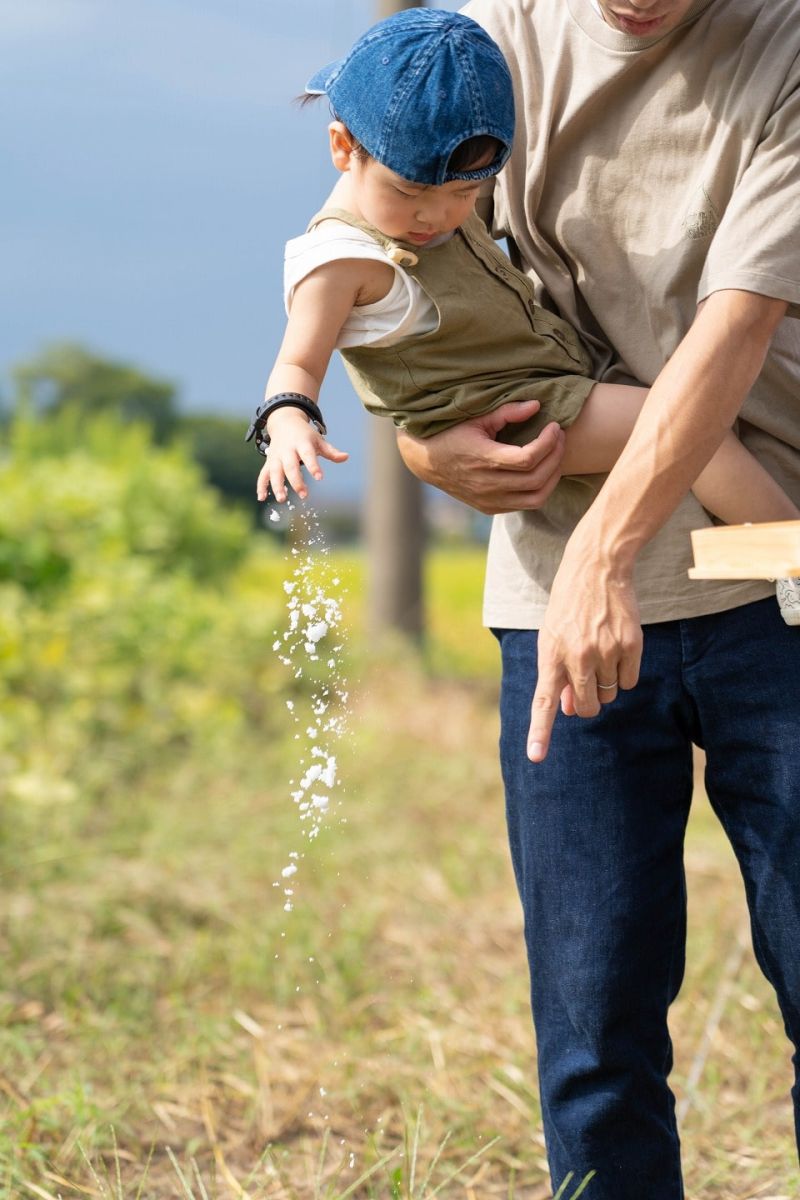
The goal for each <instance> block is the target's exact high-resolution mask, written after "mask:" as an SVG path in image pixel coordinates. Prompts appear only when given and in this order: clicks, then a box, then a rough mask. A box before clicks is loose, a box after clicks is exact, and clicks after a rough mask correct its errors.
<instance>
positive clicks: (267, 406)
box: [244, 392, 328, 457]
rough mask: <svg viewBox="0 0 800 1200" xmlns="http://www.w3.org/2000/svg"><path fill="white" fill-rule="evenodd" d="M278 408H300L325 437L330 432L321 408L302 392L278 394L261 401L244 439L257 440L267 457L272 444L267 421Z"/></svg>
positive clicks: (262, 452) (247, 440)
mask: <svg viewBox="0 0 800 1200" xmlns="http://www.w3.org/2000/svg"><path fill="white" fill-rule="evenodd" d="M278 408H299V409H300V411H301V412H304V413H305V414H306V416H307V417H310V418H311V421H312V423H313V424H314V425H315V426H316V427H317V429H318V430H319V432H320V433H321V434H322V435H323V437H324V436H325V434H326V433H327V432H328V430H327V429H326V427H325V420H324V418H323V416H322V412H321V411H320V409H319V406H318V405H316V404H315V403H314V401H313V400H311V399H310V397H308V396H303V395H302V394H301V393H300V392H278V394H277V395H275V396H270V397H269V398H268V399H267V400H262V401H261V403H260V404H259V406H258V408H257V409H256V415H255V417H254V418H253V420H252V422H251V423H250V428H249V429H248V430H247V433H246V434H245V438H244V440H245V441H246V442H249V441H250V439H251V438H255V439H256V450H258V452H259V454H263V455H264V456H265V457H266V453H267V450H268V449H269V442H270V438H269V434H268V433H267V428H266V426H267V419H268V417H270V416H271V414H272V413H274V412H275V410H276V409H278Z"/></svg>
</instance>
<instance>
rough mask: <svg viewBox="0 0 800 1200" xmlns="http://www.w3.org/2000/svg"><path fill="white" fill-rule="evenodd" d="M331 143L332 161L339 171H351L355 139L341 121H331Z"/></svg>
mask: <svg viewBox="0 0 800 1200" xmlns="http://www.w3.org/2000/svg"><path fill="white" fill-rule="evenodd" d="M328 136H329V137H330V142H331V159H332V160H333V165H334V166H335V167H336V170H337V171H349V170H350V163H351V160H352V157H353V138H352V135H351V133H350V130H349V129H348V128H347V126H346V125H343V124H342V122H341V121H331V123H330V125H329V126H328Z"/></svg>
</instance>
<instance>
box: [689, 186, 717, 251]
mask: <svg viewBox="0 0 800 1200" xmlns="http://www.w3.org/2000/svg"><path fill="white" fill-rule="evenodd" d="M718 225H719V215H718V213H717V210H716V209H715V208H714V205H713V204H712V202H711V197H710V196H709V194H708V192H707V191H706V189H705V188H704V187H701V188H698V190H697V192H696V193H695V195H694V197H693V199H692V207H691V208H690V210H689V212H688V213H687V214H686V216H685V217H684V218H683V232H684V234H685V235H686V237H688V238H691V239H692V241H694V242H696V241H699V240H700V239H701V238H710V237H711V236H712V235H713V234H714V233H716V230H717V226H718Z"/></svg>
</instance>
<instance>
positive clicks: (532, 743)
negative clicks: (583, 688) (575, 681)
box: [528, 666, 567, 763]
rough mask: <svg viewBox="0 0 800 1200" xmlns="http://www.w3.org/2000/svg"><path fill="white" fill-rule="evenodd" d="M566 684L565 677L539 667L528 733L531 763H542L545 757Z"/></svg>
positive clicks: (547, 668) (549, 669)
mask: <svg viewBox="0 0 800 1200" xmlns="http://www.w3.org/2000/svg"><path fill="white" fill-rule="evenodd" d="M566 683H567V678H566V675H563V676H562V675H558V674H556V673H555V672H553V670H552V669H551V668H549V667H542V666H540V668H539V680H538V682H537V684H536V691H535V692H534V693H533V703H532V704H531V726H530V730H529V732H528V758H529V759H530V760H531V762H535V763H538V762H544V760H545V758H546V757H547V751H548V750H549V748H550V735H551V733H552V731H553V722H554V721H555V719H556V713H557V712H558V707H559V702H560V699H561V692H562V689H563V688H564V686H565V685H566Z"/></svg>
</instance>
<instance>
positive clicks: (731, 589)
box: [400, 0, 800, 1200]
mask: <svg viewBox="0 0 800 1200" xmlns="http://www.w3.org/2000/svg"><path fill="white" fill-rule="evenodd" d="M465 11H466V12H467V13H468V14H469V15H470V16H472V17H474V18H475V19H476V20H478V21H480V22H481V23H482V24H483V25H484V26H485V27H486V28H487V30H488V31H489V32H490V33H491V34H492V35H493V37H494V38H495V39H496V40H497V41H498V43H499V44H500V46H501V48H502V49H503V51H504V53H505V54H506V57H507V59H508V61H509V64H510V66H511V70H512V74H513V75H514V80H515V88H516V100H517V111H518V119H519V121H520V124H521V129H520V132H519V135H518V138H517V142H516V144H515V149H514V153H513V155H512V158H511V160H510V162H509V164H508V166H507V167H506V169H505V171H504V172H503V175H501V176H500V178H499V179H498V182H497V184H496V187H495V190H494V195H493V201H494V214H493V219H494V228H495V231H496V233H497V234H498V235H506V236H508V237H509V239H510V245H511V247H512V251H513V253H514V255H515V257H516V259H517V261H518V264H519V265H520V266H521V267H522V268H523V269H524V270H526V271H527V272H528V273H529V274H530V275H531V276H533V277H534V278H535V279H536V280H537V283H538V285H539V290H540V293H541V299H542V301H543V302H544V303H545V304H550V305H551V306H552V307H553V308H555V309H556V310H557V311H559V312H560V313H561V315H562V316H564V317H566V318H567V319H568V320H570V321H572V323H573V324H574V325H575V326H576V327H577V328H578V329H579V331H580V332H581V334H582V336H583V338H584V340H585V342H586V344H587V346H588V348H589V350H590V353H591V355H592V358H593V363H594V366H595V372H596V377H597V378H599V379H602V380H610V381H622V382H633V381H639V382H643V383H647V384H652V388H651V393H650V396H649V398H648V401H647V403H646V405H645V409H644V410H643V412H642V415H641V417H640V419H639V422H638V424H637V427H636V429H635V431H634V434H633V436H632V437H631V439H630V442H629V444H628V446H627V447H626V449H625V451H624V453H623V455H622V457H621V458H620V460H619V462H618V464H617V466H616V467H615V469H614V471H613V472H612V473H611V475H610V476H608V478H607V479H606V480H605V481H603V480H599V479H595V480H593V481H588V482H587V481H575V480H563V481H561V482H560V483H559V485H558V487H556V486H555V485H556V483H557V481H558V469H557V468H558V461H559V435H558V432H557V431H556V430H555V429H550V430H548V431H547V432H546V433H545V434H543V435H542V436H541V437H540V439H539V441H538V442H537V443H535V444H534V445H533V446H531V447H529V448H528V449H527V450H526V451H518V450H515V449H512V448H509V447H506V446H499V445H496V444H494V443H493V442H492V441H491V438H492V437H493V434H494V433H495V432H496V429H497V427H498V424H499V422H500V420H502V418H501V417H496V419H495V420H494V421H493V420H491V419H484V420H483V421H481V422H478V423H473V424H472V425H469V426H459V427H458V428H456V429H453V430H450V431H448V432H447V433H445V434H442V435H439V436H438V437H436V438H432V439H429V440H428V441H427V442H425V443H419V442H415V441H413V439H409V438H407V437H401V439H400V444H401V449H402V451H403V454H404V457H405V458H406V461H407V462H408V463H409V465H410V466H411V467H412V469H413V470H414V471H415V472H416V473H417V474H419V475H421V476H423V477H424V478H426V479H428V480H430V481H431V482H434V483H436V484H437V485H438V486H440V487H443V488H445V490H448V491H450V492H451V493H453V494H455V495H458V496H459V497H460V498H462V499H464V500H466V501H467V502H469V503H472V504H473V505H475V506H476V507H479V508H482V509H483V510H484V511H492V512H496V513H497V512H500V513H505V514H507V515H504V516H502V517H499V518H497V519H496V520H495V523H494V528H493V533H492V542H491V546H490V552H489V564H488V574H487V591H486V618H487V622H488V623H489V624H491V625H492V626H493V627H494V628H496V629H497V631H498V636H499V638H500V641H501V645H502V650H503V689H502V698H501V716H502V737H501V757H502V765H503V774H504V780H505V784H506V793H507V805H508V820H509V832H510V841H511V849H512V857H513V861H514V867H515V871H516V875H517V881H518V884H519V889H520V894H521V897H522V901H523V907H524V911H525V926H526V941H527V947H528V956H529V961H530V964H531V980H532V1001H533V1012H534V1020H535V1024H536V1031H537V1042H538V1052H539V1075H540V1086H541V1094H542V1110H543V1118H544V1124H545V1133H546V1137H547V1144H548V1156H549V1161H550V1168H551V1172H552V1176H553V1183H554V1186H557V1185H558V1184H559V1183H560V1182H561V1180H562V1179H563V1178H564V1177H565V1175H566V1174H567V1172H568V1171H570V1170H572V1171H575V1172H576V1174H577V1176H578V1177H579V1178H580V1177H581V1175H582V1174H585V1173H587V1172H588V1171H590V1170H596V1171H597V1172H598V1173H597V1176H596V1177H595V1179H594V1180H593V1181H592V1184H591V1186H590V1190H589V1192H588V1193H587V1194H589V1195H591V1196H592V1200H633V1198H634V1197H635V1198H636V1200H641V1198H643V1197H646V1200H678V1198H679V1197H681V1196H682V1195H683V1187H682V1183H681V1172H680V1154H679V1141H678V1134H677V1129H676V1124H675V1117H674V1104H673V1098H672V1095H671V1093H670V1091H669V1088H668V1086H667V1075H668V1073H669V1070H670V1066H671V1043H670V1039H669V1035H668V1032H667V1023H666V1018H667V1009H668V1006H669V1004H670V1002H671V1000H672V999H673V998H674V996H675V995H676V994H677V991H678V988H679V986H680V981H681V977H682V971H683V953H684V936H685V891H684V879H683V866H682V842H683V834H684V829H685V824H686V819H687V815H688V808H689V802H690V796H691V786H692V781H691V745H692V743H693V742H694V743H697V744H699V745H702V746H704V747H705V749H706V753H707V762H708V771H707V788H708V793H709V797H710V799H711V802H712V804H713V805H714V807H715V809H716V811H717V812H718V814H719V816H720V819H721V820H722V822H723V824H724V826H725V828H726V831H727V833H728V835H729V837H730V838H731V841H732V843H733V846H734V849H735V851H736V853H737V856H738V858H739V861H740V864H741V867H742V872H743V875H744V879H745V887H746V892H747V898H748V902H749V905H750V911H751V918H752V925H753V937H754V945H755V950H756V954H757V956H758V959H759V962H760V964H761V966H762V969H763V970H764V971H765V973H766V975H767V976H768V978H769V979H770V980H771V981H772V983H773V984H774V986H775V988H776V991H777V994H778V999H779V1003H780V1005H781V1010H782V1013H783V1016H784V1021H785V1024H786V1028H787V1032H788V1034H789V1037H790V1038H791V1040H792V1041H793V1043H794V1045H795V1048H797V1047H798V1046H799V1045H800V1001H799V1000H798V998H799V997H800V806H798V804H797V796H798V794H800V739H798V738H797V728H798V718H800V699H798V695H799V694H800V690H799V689H798V687H797V680H798V678H800V637H798V631H797V630H796V629H792V628H788V627H787V626H785V625H784V624H783V622H782V621H781V619H780V616H779V614H778V610H777V607H776V606H775V602H774V600H773V599H771V598H770V599H766V598H765V597H767V596H768V594H769V590H770V589H769V587H768V585H766V584H763V583H759V582H748V583H723V582H712V583H708V584H699V583H696V582H691V581H689V580H688V578H687V574H686V569H687V566H688V565H689V553H690V546H689V537H688V533H689V530H690V529H692V528H697V527H699V526H700V525H703V524H705V523H707V521H708V518H707V516H706V514H705V513H704V512H703V510H702V509H700V508H699V506H698V505H697V504H696V502H695V501H694V500H693V499H692V498H691V497H690V496H688V495H687V491H688V489H689V487H690V486H691V484H692V482H693V480H694V479H695V478H696V476H697V474H698V473H699V471H700V470H701V469H702V467H703V466H704V464H705V463H706V462H707V461H708V459H709V457H710V455H711V454H712V453H713V452H714V450H715V449H716V446H717V445H718V444H719V441H720V439H721V437H722V435H723V432H724V430H725V429H726V428H728V427H730V425H731V424H732V423H733V421H734V420H735V419H736V417H737V414H739V413H740V412H741V421H740V427H739V428H740V436H741V437H742V439H743V440H744V441H745V442H746V444H747V446H748V447H749V448H750V449H751V450H752V451H753V452H754V453H755V454H756V455H757V456H758V457H759V458H760V459H761V461H762V462H764V463H765V465H767V466H768V468H769V470H770V471H771V473H773V474H774V475H775V476H776V478H778V480H779V481H780V482H781V484H782V485H783V486H784V488H785V489H786V491H787V492H788V493H789V494H790V495H791V496H792V498H793V499H794V500H795V502H797V501H798V500H800V405H798V400H797V397H798V396H799V395H800V326H798V322H797V321H796V320H794V319H792V318H795V317H797V316H798V315H800V236H798V233H797V229H796V216H795V214H796V213H797V211H798V202H799V201H800V21H799V20H798V10H797V4H796V0H768V2H766V3H765V2H763V0H596V3H595V2H594V0H472V3H470V4H469V5H468V6H467V8H466V10H465ZM505 416H506V417H511V416H513V414H509V413H506V414H505ZM590 483H593V484H596V485H597V486H590ZM601 483H602V484H603V486H602V490H600V488H599V485H600V484H601ZM554 489H555V490H554ZM590 505H591V507H590ZM514 510H527V511H514ZM535 510H538V511H535ZM562 556H563V557H562ZM559 562H560V565H559ZM640 622H641V626H643V627H644V639H643V641H642V634H641V629H640ZM537 628H538V629H540V633H539V636H538V683H537V682H536V656H537V648H536V647H537V634H536V629H537ZM535 683H536V690H535V697H534V701H533V709H532V719H531V726H530V733H529V732H528V721H529V717H530V714H531V708H530V704H531V696H532V693H533V691H534V684H535ZM559 698H561V707H562V709H563V712H562V713H558V708H559ZM574 714H577V716H578V717H580V718H584V719H583V720H580V719H576V717H575V716H574ZM526 743H527V756H526ZM793 1095H794V1099H795V1112H796V1118H795V1120H796V1128H797V1130H798V1138H799V1139H800V1087H799V1086H798V1083H797V1081H796V1082H795V1087H794V1090H793Z"/></svg>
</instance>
